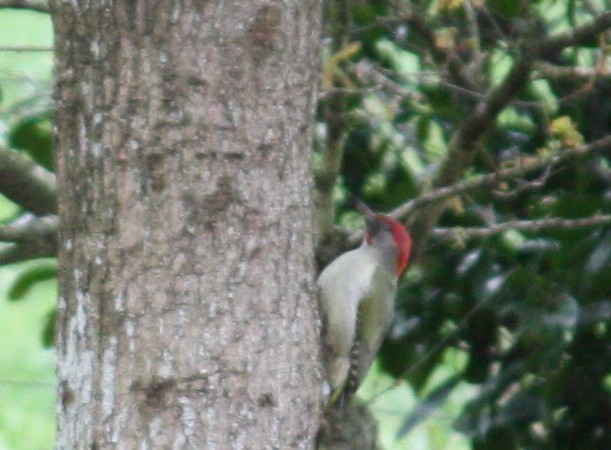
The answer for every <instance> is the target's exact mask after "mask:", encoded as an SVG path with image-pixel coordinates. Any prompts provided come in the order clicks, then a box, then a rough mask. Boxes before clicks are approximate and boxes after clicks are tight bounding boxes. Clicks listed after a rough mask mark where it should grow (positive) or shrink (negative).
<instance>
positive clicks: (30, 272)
mask: <svg viewBox="0 0 611 450" xmlns="http://www.w3.org/2000/svg"><path fill="white" fill-rule="evenodd" d="M56 277H57V265H56V264H45V263H42V264H40V263H38V264H35V265H33V266H32V267H29V268H27V269H25V270H24V271H23V272H21V273H20V274H19V276H17V278H16V279H15V281H13V284H12V286H11V288H10V289H9V291H8V299H9V300H13V301H15V300H23V299H24V298H25V297H26V295H27V294H28V292H29V291H30V290H31V289H32V288H33V287H34V285H36V284H37V283H40V282H42V281H47V280H53V279H55V278H56Z"/></svg>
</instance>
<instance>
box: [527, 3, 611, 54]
mask: <svg viewBox="0 0 611 450" xmlns="http://www.w3.org/2000/svg"><path fill="white" fill-rule="evenodd" d="M609 28H611V11H606V12H604V13H602V14H601V15H599V16H598V17H595V18H594V20H592V21H591V22H589V23H587V24H585V25H582V26H580V27H577V28H573V29H570V30H569V31H567V32H565V33H562V34H558V35H556V36H551V37H549V38H547V39H545V40H543V41H542V42H541V43H540V44H539V45H537V46H535V50H534V53H535V55H536V56H538V57H542V58H549V57H551V56H554V55H555V54H557V53H559V52H561V51H562V50H564V49H565V48H567V47H572V46H574V45H582V44H587V43H588V42H590V41H592V40H593V39H595V38H596V36H598V35H599V34H600V33H602V32H604V31H606V30H608V29H609Z"/></svg>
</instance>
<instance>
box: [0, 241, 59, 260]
mask: <svg viewBox="0 0 611 450" xmlns="http://www.w3.org/2000/svg"><path fill="white" fill-rule="evenodd" d="M54 256H57V242H55V243H53V242H51V241H37V242H23V243H19V244H12V245H10V246H8V247H6V248H4V249H2V250H0V266H5V265H7V264H14V263H18V262H22V261H29V260H30V259H37V258H52V257H54Z"/></svg>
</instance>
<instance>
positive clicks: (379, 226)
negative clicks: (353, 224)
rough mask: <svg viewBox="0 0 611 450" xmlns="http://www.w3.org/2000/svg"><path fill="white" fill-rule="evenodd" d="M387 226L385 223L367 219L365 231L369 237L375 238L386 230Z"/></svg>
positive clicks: (375, 219)
mask: <svg viewBox="0 0 611 450" xmlns="http://www.w3.org/2000/svg"><path fill="white" fill-rule="evenodd" d="M387 229H388V224H386V222H384V221H382V220H379V219H377V218H375V217H373V218H371V219H367V230H368V231H369V234H370V235H371V236H376V235H377V234H379V233H380V232H382V231H384V230H387Z"/></svg>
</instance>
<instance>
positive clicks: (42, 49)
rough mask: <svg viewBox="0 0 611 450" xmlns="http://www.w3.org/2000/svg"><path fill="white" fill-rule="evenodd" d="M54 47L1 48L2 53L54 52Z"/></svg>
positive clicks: (5, 46) (8, 46)
mask: <svg viewBox="0 0 611 450" xmlns="http://www.w3.org/2000/svg"><path fill="white" fill-rule="evenodd" d="M52 51H53V47H36V46H25V45H24V46H10V45H4V46H0V52H52Z"/></svg>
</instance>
